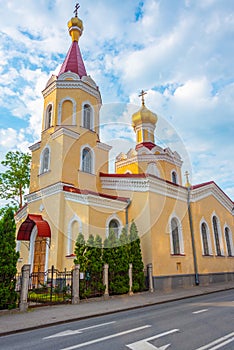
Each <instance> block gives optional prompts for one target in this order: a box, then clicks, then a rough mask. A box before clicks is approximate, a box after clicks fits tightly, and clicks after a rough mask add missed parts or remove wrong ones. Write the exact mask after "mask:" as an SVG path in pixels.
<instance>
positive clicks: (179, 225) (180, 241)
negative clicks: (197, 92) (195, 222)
mask: <svg viewBox="0 0 234 350" xmlns="http://www.w3.org/2000/svg"><path fill="white" fill-rule="evenodd" d="M172 219H175V220H176V221H177V223H178V233H179V244H180V254H181V255H184V239H183V231H182V224H181V220H180V219H179V217H178V216H177V215H176V214H172V215H171V216H170V218H169V232H170V247H171V254H172V255H176V254H175V253H174V247H173V238H172V226H171V221H172Z"/></svg>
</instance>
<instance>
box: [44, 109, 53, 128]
mask: <svg viewBox="0 0 234 350" xmlns="http://www.w3.org/2000/svg"><path fill="white" fill-rule="evenodd" d="M49 106H51V107H52V110H51V126H52V125H53V116H54V104H53V102H49V103H48V104H47V106H46V109H45V111H44V125H43V129H44V130H47V129H48V128H46V124H47V118H48V114H47V113H48V108H49Z"/></svg>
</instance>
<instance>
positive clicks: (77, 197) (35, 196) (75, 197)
mask: <svg viewBox="0 0 234 350" xmlns="http://www.w3.org/2000/svg"><path fill="white" fill-rule="evenodd" d="M64 186H69V187H70V186H71V185H69V184H65V183H62V182H59V183H57V184H54V185H51V186H48V187H46V188H43V189H41V190H39V191H37V192H34V193H31V194H28V195H27V202H28V203H32V202H35V201H38V200H41V199H42V198H46V197H49V196H53V195H55V194H58V193H64V198H65V199H66V200H68V201H72V202H77V203H81V204H84V205H89V206H98V207H102V208H108V209H110V208H112V209H114V210H123V209H124V208H125V207H126V205H127V203H126V202H124V201H121V200H118V199H112V198H105V197H102V196H98V195H93V194H89V193H88V194H80V193H75V192H67V191H64V190H63V187H64Z"/></svg>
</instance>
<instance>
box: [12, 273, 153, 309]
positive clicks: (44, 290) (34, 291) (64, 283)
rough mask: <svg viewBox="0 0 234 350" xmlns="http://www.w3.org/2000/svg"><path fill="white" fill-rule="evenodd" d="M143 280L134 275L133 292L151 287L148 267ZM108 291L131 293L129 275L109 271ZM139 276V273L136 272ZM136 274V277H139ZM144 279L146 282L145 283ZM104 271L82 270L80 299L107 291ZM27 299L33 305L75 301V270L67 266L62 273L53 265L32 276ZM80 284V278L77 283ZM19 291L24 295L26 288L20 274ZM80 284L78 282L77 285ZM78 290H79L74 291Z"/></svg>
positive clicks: (17, 282) (18, 277)
mask: <svg viewBox="0 0 234 350" xmlns="http://www.w3.org/2000/svg"><path fill="white" fill-rule="evenodd" d="M142 274H144V275H143V279H142V278H141V279H140V281H141V282H140V281H139V283H138V282H137V279H136V278H134V275H133V276H132V280H133V286H132V287H133V292H136V291H137V292H139V291H145V290H148V289H149V276H148V269H145V270H144V272H142ZM108 275H109V276H108V280H109V281H108V284H109V285H108V286H107V287H108V292H109V295H116V294H125V293H128V292H129V288H130V285H129V282H130V280H129V275H128V273H126V271H125V272H119V273H118V274H116V273H114V272H112V271H110V270H109V273H108ZM136 275H138V274H136ZM136 275H135V276H136ZM142 280H143V283H142ZM103 281H104V274H103V271H102V270H101V271H92V270H87V271H85V272H82V271H80V272H79V291H78V293H79V298H80V299H86V298H94V297H100V296H103V295H104V293H105V291H106V286H105V285H104V282H103ZM28 282H29V284H28V292H27V289H26V294H27V293H28V298H27V302H28V305H29V306H30V307H34V306H40V305H50V304H59V303H71V302H72V290H73V288H72V287H73V286H72V284H73V277H72V271H67V270H66V269H65V270H64V271H62V272H60V271H58V270H57V269H55V268H54V266H52V267H51V269H49V270H47V271H46V272H33V273H31V274H30V275H29V281H28ZM76 283H78V280H77V282H76ZM15 285H16V291H17V293H18V295H19V296H20V293H21V288H22V275H21V274H17V275H16V284H15ZM75 286H76V284H75V285H74V287H75ZM74 293H76V292H74Z"/></svg>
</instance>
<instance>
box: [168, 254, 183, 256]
mask: <svg viewBox="0 0 234 350" xmlns="http://www.w3.org/2000/svg"><path fill="white" fill-rule="evenodd" d="M171 256H185V254H171Z"/></svg>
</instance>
